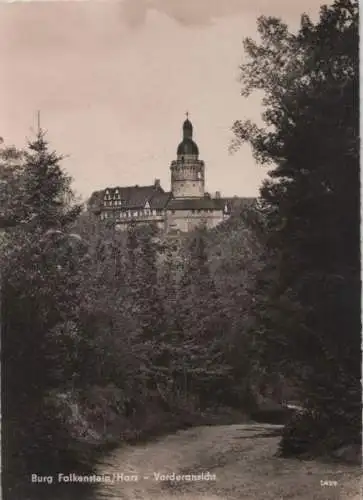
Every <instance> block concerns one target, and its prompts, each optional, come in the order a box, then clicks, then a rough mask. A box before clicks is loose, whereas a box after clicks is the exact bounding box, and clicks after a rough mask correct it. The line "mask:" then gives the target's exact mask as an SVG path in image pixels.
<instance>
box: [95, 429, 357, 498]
mask: <svg viewBox="0 0 363 500" xmlns="http://www.w3.org/2000/svg"><path fill="white" fill-rule="evenodd" d="M276 428H277V426H272V425H265V424H263V425H260V424H243V425H226V426H213V427H198V428H195V429H190V430H187V431H181V432H178V433H176V434H173V435H170V436H168V437H164V438H162V439H160V440H158V441H156V442H153V443H149V444H147V445H142V446H136V447H131V446H130V447H125V448H122V449H119V450H116V451H115V452H114V453H112V454H111V455H109V456H108V457H107V459H106V460H105V463H103V464H102V466H100V467H99V470H98V473H99V474H104V475H105V476H104V477H105V479H107V478H111V479H112V480H113V481H114V482H113V484H107V485H106V484H102V485H100V487H99V491H98V493H97V498H99V499H106V498H117V499H118V500H150V499H153V500H154V499H155V500H169V499H170V500H179V499H180V500H202V499H203V500H222V499H223V500H272V499H273V500H287V499H296V500H302V499H304V500H335V499H336V500H338V499H339V500H340V499H341V500H345V499H347V500H348V499H349V500H359V499H360V498H361V497H360V495H359V479H360V468H359V467H350V466H343V465H338V464H324V463H320V462H315V461H307V462H302V461H299V460H290V459H281V458H277V457H275V456H274V454H275V452H276V450H277V444H278V441H279V438H278V437H276V435H273V431H274V430H276ZM106 462H107V463H106ZM207 472H209V473H210V475H211V476H212V475H215V479H212V480H207V479H208V476H206V475H204V476H203V479H202V478H201V475H202V473H204V474H205V473H207ZM172 473H175V474H180V475H184V476H186V477H184V478H183V479H180V478H179V480H174V481H173V480H171V479H173V478H172V477H169V478H167V477H165V476H166V475H167V474H172ZM122 474H124V476H123V477H122ZM158 474H159V475H158ZM192 474H194V475H196V476H198V475H199V480H195V478H194V480H192V479H193V478H192V477H190V475H192ZM132 475H134V477H133V478H132V477H131V476H132ZM212 477H213V476H212ZM132 479H133V480H132Z"/></svg>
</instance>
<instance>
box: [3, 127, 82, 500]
mask: <svg viewBox="0 0 363 500" xmlns="http://www.w3.org/2000/svg"><path fill="white" fill-rule="evenodd" d="M59 161H60V158H59V157H58V156H57V155H56V154H55V153H49V151H48V147H47V144H46V142H45V140H44V134H43V133H42V132H41V131H40V132H39V133H38V135H37V137H36V138H35V140H34V141H32V142H30V143H29V145H28V149H27V150H26V151H25V152H24V160H23V162H22V164H21V165H20V166H19V167H18V168H19V172H18V182H17V183H15V184H12V189H11V191H9V192H8V194H10V195H11V197H12V199H11V202H10V203H9V204H8V206H7V207H6V208H9V210H8V211H7V213H5V218H6V219H7V221H9V222H10V224H7V228H6V229H5V234H6V245H5V247H4V248H2V257H3V258H4V261H3V267H2V282H1V288H2V300H1V307H2V315H1V320H2V356H3V372H2V373H3V381H2V383H3V400H2V409H3V415H4V422H6V424H5V426H6V429H5V434H4V435H5V436H6V440H5V443H4V446H5V447H6V450H7V454H6V456H7V460H6V461H5V463H4V473H5V474H4V477H5V485H6V489H8V488H9V489H10V487H11V483H12V481H15V483H19V482H21V480H19V477H21V474H22V473H28V472H29V471H30V470H34V467H35V466H36V467H39V468H38V470H49V467H51V464H52V460H53V459H55V457H56V455H57V453H58V451H59V449H60V446H61V445H60V441H59V440H61V439H64V438H65V436H64V433H63V431H62V429H59V427H58V423H57V422H56V420H54V418H55V415H54V412H53V410H52V409H51V408H50V407H49V406H48V403H47V395H48V394H49V391H51V389H52V388H54V387H55V386H57V384H59V383H63V382H64V376H67V375H66V374H67V367H65V370H64V373H63V376H62V380H61V381H60V380H59V366H61V367H62V366H64V365H65V364H67V363H68V361H67V356H68V352H67V351H63V349H62V348H59V350H58V351H57V350H55V351H54V348H55V344H54V343H53V342H52V340H51V337H52V334H51V332H52V329H53V328H55V327H56V326H57V325H59V324H60V323H62V322H64V321H65V319H66V318H68V319H71V318H72V315H73V317H74V315H75V313H76V310H77V303H78V299H79V297H78V294H77V286H78V278H79V275H78V273H77V266H74V258H76V256H75V254H73V252H71V246H70V243H69V241H68V240H67V235H66V233H65V232H64V231H66V229H67V226H68V224H69V223H71V222H72V221H73V220H74V219H75V217H76V216H77V214H78V213H79V210H80V207H79V206H76V205H72V204H71V203H70V202H72V192H71V190H70V180H69V178H68V177H67V176H65V175H64V174H63V172H62V170H61V168H60V166H59ZM9 168H11V166H9ZM17 188H19V189H18V190H17ZM50 344H52V345H50ZM69 347H71V346H69ZM64 356H66V357H64ZM52 426H53V432H51V429H52ZM14 461H15V462H14ZM53 465H54V463H53ZM58 467H59V465H58ZM11 474H14V477H11ZM14 495H15V498H16V496H17V493H16V492H15V493H14ZM9 498H10V497H9Z"/></svg>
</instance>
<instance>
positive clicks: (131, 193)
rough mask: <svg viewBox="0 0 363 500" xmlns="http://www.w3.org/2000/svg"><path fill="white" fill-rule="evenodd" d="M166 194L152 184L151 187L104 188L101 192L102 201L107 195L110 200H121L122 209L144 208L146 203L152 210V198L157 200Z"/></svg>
mask: <svg viewBox="0 0 363 500" xmlns="http://www.w3.org/2000/svg"><path fill="white" fill-rule="evenodd" d="M166 194H167V193H165V192H164V190H163V188H162V187H160V186H159V185H154V184H152V185H151V186H128V187H114V188H106V189H105V190H104V191H103V196H104V198H103V199H105V197H106V196H107V195H108V199H110V200H122V205H121V206H122V208H144V206H145V203H146V202H147V201H148V202H149V203H150V205H151V208H153V206H152V205H153V203H152V200H153V198H154V197H155V199H156V200H158V199H159V198H160V197H161V198H162V197H163V195H166Z"/></svg>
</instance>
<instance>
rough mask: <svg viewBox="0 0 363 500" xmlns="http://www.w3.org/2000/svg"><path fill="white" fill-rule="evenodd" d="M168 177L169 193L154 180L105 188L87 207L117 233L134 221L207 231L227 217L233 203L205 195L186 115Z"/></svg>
mask: <svg viewBox="0 0 363 500" xmlns="http://www.w3.org/2000/svg"><path fill="white" fill-rule="evenodd" d="M170 174H171V176H170V178H171V186H170V187H171V189H170V191H164V190H163V188H162V187H161V185H160V181H159V180H158V179H156V180H155V181H154V183H153V184H152V185H148V186H138V185H136V186H129V187H113V188H106V189H104V190H102V191H97V192H95V193H93V194H92V196H91V199H90V202H89V204H90V207H92V209H93V211H94V212H95V213H97V214H98V215H99V216H100V218H101V219H102V220H105V221H112V223H114V225H115V227H116V228H117V229H121V230H125V229H127V226H128V225H129V224H130V222H131V221H134V222H135V223H139V224H145V223H150V222H152V223H154V224H156V226H157V228H158V229H160V230H162V231H164V232H188V231H192V230H193V229H195V228H196V227H198V226H201V225H204V226H205V227H207V228H208V229H211V228H213V227H215V226H217V225H218V224H219V223H221V222H222V221H224V220H226V219H227V218H228V217H229V216H230V213H231V207H232V204H233V202H232V200H233V199H232V200H231V199H227V198H222V197H221V195H220V193H218V192H217V193H215V195H214V196H211V195H210V194H209V193H207V192H206V191H205V164H204V161H203V160H201V159H199V149H198V146H197V144H196V143H195V141H194V140H193V125H192V123H191V121H190V120H189V118H188V115H187V119H186V120H185V121H184V123H183V138H182V141H181V142H180V144H179V146H178V148H177V152H176V159H175V160H173V161H172V162H171V165H170Z"/></svg>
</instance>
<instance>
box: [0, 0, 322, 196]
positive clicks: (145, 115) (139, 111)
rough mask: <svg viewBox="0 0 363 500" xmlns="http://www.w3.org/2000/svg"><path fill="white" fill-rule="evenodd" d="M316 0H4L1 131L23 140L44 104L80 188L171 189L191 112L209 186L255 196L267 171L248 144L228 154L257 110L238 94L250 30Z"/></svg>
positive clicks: (294, 16)
mask: <svg viewBox="0 0 363 500" xmlns="http://www.w3.org/2000/svg"><path fill="white" fill-rule="evenodd" d="M321 3H322V2H321V1H319V0H304V2H298V1H296V0H295V1H293V0H253V1H248V0H123V1H107V0H103V1H98V2H90V1H88V2H87V1H72V2H70V1H66V0H62V1H61V0H58V1H48V2H30V1H23V2H11V3H6V2H3V1H0V61H1V65H2V71H1V74H0V109H1V113H0V135H1V136H2V137H3V138H4V140H5V143H6V144H15V145H16V146H19V147H22V146H23V145H24V144H25V143H26V141H27V139H31V138H32V137H33V136H34V130H36V124H37V111H38V110H40V117H41V126H42V128H44V129H46V130H47V138H48V140H49V143H50V145H51V147H52V148H53V149H55V150H56V151H57V152H58V153H61V154H62V155H64V156H65V158H64V160H63V163H62V166H63V167H64V169H65V170H66V172H67V173H68V174H69V175H71V176H72V178H73V180H74V184H73V186H74V189H75V191H76V192H77V193H78V194H79V195H80V196H81V197H82V198H83V199H85V198H87V197H88V196H90V194H91V193H92V192H93V191H95V190H98V189H104V188H106V187H112V186H128V185H135V184H139V185H147V184H152V183H153V182H154V179H156V178H157V179H160V180H161V184H162V186H163V187H164V189H165V190H169V189H170V171H169V167H170V163H171V161H172V160H174V159H175V157H176V148H177V145H178V143H179V142H180V140H181V134H182V123H183V121H184V119H185V113H186V111H188V112H189V117H190V119H191V121H192V123H193V125H194V138H195V140H196V142H197V144H198V146H199V150H200V159H202V160H204V161H205V164H206V189H207V190H208V191H209V192H210V193H214V192H215V191H221V192H222V194H223V195H225V196H233V195H238V196H255V195H257V193H258V189H259V186H260V184H261V182H262V180H263V178H264V177H265V176H266V169H265V167H262V166H259V165H257V164H256V162H255V161H254V159H253V157H252V152H251V150H250V148H249V146H248V145H246V146H243V147H242V148H241V149H240V150H239V151H238V152H237V153H236V154H234V155H230V154H229V153H228V147H229V144H230V142H231V140H232V138H233V134H232V131H231V127H232V125H233V122H234V121H235V120H238V119H242V120H243V119H247V118H249V119H252V120H258V119H259V117H260V115H261V110H262V108H261V103H260V100H259V99H260V98H259V97H257V96H254V95H253V96H251V97H250V98H248V99H245V98H243V97H241V95H240V90H241V89H240V84H239V82H238V76H239V66H240V64H242V63H243V61H244V54H243V45H242V43H243V39H244V38H245V37H247V36H249V37H252V38H255V39H256V38H257V30H256V21H257V18H258V16H260V15H273V16H277V17H281V18H282V19H283V20H284V21H285V22H287V23H288V24H289V26H291V28H292V29H294V28H296V27H297V26H298V23H299V20H300V16H301V14H302V13H303V12H307V13H308V14H310V15H311V17H312V18H313V19H316V17H317V15H318V12H319V7H320V4H321Z"/></svg>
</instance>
